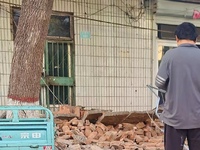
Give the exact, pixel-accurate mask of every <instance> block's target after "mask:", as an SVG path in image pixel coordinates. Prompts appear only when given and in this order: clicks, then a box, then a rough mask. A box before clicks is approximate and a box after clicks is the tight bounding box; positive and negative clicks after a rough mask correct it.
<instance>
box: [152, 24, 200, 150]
mask: <svg viewBox="0 0 200 150" xmlns="http://www.w3.org/2000/svg"><path fill="white" fill-rule="evenodd" d="M175 37H176V42H177V45H178V47H177V48H174V49H172V50H169V51H167V53H166V54H165V55H164V56H163V59H162V62H161V65H160V67H159V70H158V73H157V76H156V83H155V84H156V86H157V87H158V88H160V89H164V90H166V94H165V104H164V109H163V112H162V114H161V120H163V122H164V123H165V133H164V143H165V150H182V149H183V145H184V141H185V139H186V138H187V140H188V145H189V149H190V150H200V49H199V48H198V47H197V46H196V45H195V43H196V40H197V37H198V34H197V29H196V27H195V26H194V25H193V24H192V23H189V22H184V23H182V24H180V25H179V26H178V27H177V29H176V31H175Z"/></svg>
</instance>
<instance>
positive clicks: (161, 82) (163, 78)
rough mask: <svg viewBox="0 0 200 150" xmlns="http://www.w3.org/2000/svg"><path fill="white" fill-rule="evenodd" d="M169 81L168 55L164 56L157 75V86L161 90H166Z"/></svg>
mask: <svg viewBox="0 0 200 150" xmlns="http://www.w3.org/2000/svg"><path fill="white" fill-rule="evenodd" d="M168 80H169V59H168V56H167V53H166V54H165V55H164V56H163V59H162V61H161V64H160V67H159V69H158V73H157V75H156V82H155V85H156V86H157V87H158V88H160V89H166V88H167V83H168Z"/></svg>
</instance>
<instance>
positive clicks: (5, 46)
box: [0, 0, 200, 111]
mask: <svg viewBox="0 0 200 150" xmlns="http://www.w3.org/2000/svg"><path fill="white" fill-rule="evenodd" d="M20 5H21V1H20V0H12V2H11V1H9V0H3V1H2V2H0V98H1V101H0V103H1V105H6V102H7V91H8V87H9V74H10V69H11V61H12V54H13V41H14V37H15V32H16V29H17V23H18V19H19V16H20ZM166 6H167V7H166ZM177 6H180V7H179V8H181V9H180V10H177V8H178V7H177ZM197 6H199V8H200V4H194V3H188V4H186V3H185V2H174V1H167V0H158V1H154V0H54V6H53V13H52V17H51V21H50V24H49V32H48V37H47V41H46V45H45V49H44V61H43V64H44V65H43V70H42V71H41V72H42V79H41V93H40V103H41V104H42V105H44V106H48V107H54V106H58V105H60V104H71V105H80V106H84V107H86V108H99V109H106V110H113V111H139V110H149V109H151V108H153V107H154V105H155V99H156V97H155V96H153V94H152V93H151V92H150V91H149V90H148V89H147V88H146V85H147V84H150V85H154V77H155V74H156V72H157V68H158V65H159V61H160V60H161V58H162V55H163V53H164V51H166V50H168V49H170V48H171V47H175V46H176V43H175V41H174V40H173V33H172V32H173V31H172V30H173V29H174V28H173V27H174V26H176V25H177V24H179V23H181V22H183V21H191V22H194V23H195V25H197V26H200V24H199V23H198V21H197V20H193V19H192V12H193V10H194V9H195V8H197ZM185 10H187V11H186V12H187V14H185V13H181V12H182V11H185ZM176 11H177V12H176ZM178 12H179V13H178ZM174 14H176V15H174ZM158 30H159V31H160V32H158ZM166 30H167V31H169V32H164V31H166Z"/></svg>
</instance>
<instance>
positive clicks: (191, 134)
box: [164, 124, 200, 150]
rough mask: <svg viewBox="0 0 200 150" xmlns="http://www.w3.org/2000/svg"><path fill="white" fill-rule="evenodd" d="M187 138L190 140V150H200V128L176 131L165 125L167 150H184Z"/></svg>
mask: <svg viewBox="0 0 200 150" xmlns="http://www.w3.org/2000/svg"><path fill="white" fill-rule="evenodd" d="M186 138H187V140H188V146H189V150H200V128H197V129H175V128H173V127H171V126H169V125H166V124H165V132H164V143H165V150H183V146H184V142H185V139H186Z"/></svg>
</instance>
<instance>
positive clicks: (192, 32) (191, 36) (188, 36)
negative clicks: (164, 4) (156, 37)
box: [175, 22, 198, 42]
mask: <svg viewBox="0 0 200 150" xmlns="http://www.w3.org/2000/svg"><path fill="white" fill-rule="evenodd" d="M175 35H176V36H177V38H178V39H180V40H184V39H185V40H191V41H194V42H195V41H196V39H197V37H198V33H197V29H196V27H195V25H194V24H192V23H190V22H183V23H182V24H180V25H178V26H177V28H176V31H175Z"/></svg>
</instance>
